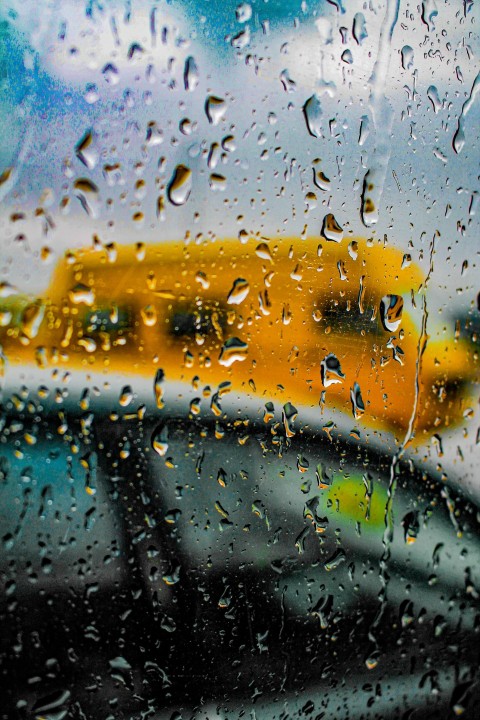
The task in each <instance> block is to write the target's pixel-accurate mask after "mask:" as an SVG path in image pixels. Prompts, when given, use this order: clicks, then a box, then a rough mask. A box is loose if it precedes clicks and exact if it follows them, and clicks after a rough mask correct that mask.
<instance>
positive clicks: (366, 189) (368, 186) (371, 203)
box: [361, 170, 379, 227]
mask: <svg viewBox="0 0 480 720" xmlns="http://www.w3.org/2000/svg"><path fill="white" fill-rule="evenodd" d="M374 175H375V173H374V171H372V170H368V172H367V173H366V174H365V178H364V181H363V191H362V199H361V203H362V207H361V213H362V222H363V224H364V225H365V227H370V226H371V225H374V224H375V223H376V222H378V209H377V206H376V204H375V199H374V191H376V193H377V194H378V192H379V190H378V188H375V183H374V180H373V178H374Z"/></svg>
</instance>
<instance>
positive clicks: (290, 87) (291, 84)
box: [280, 69, 308, 102]
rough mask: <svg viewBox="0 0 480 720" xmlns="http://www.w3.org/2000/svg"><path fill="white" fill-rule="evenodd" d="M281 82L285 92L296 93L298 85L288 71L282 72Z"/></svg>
mask: <svg viewBox="0 0 480 720" xmlns="http://www.w3.org/2000/svg"><path fill="white" fill-rule="evenodd" d="M280 81H281V83H282V85H283V89H284V90H285V92H287V93H293V92H295V91H296V89H297V84H296V82H295V80H292V78H291V77H290V75H289V74H288V70H287V69H285V70H282V72H281V73H280ZM307 102H308V101H307Z"/></svg>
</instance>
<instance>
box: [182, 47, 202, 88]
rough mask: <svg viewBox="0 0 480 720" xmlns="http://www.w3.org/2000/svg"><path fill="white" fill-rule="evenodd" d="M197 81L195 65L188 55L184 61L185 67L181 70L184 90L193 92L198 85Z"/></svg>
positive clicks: (197, 73)
mask: <svg viewBox="0 0 480 720" xmlns="http://www.w3.org/2000/svg"><path fill="white" fill-rule="evenodd" d="M199 79H200V76H199V72H198V66H197V63H196V62H195V60H194V58H193V57H192V56H191V55H190V57H188V58H187V59H186V60H185V67H184V70H183V83H184V85H185V90H188V91H189V92H193V91H194V90H195V88H196V87H197V85H198V83H199Z"/></svg>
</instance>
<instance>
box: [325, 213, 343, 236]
mask: <svg viewBox="0 0 480 720" xmlns="http://www.w3.org/2000/svg"><path fill="white" fill-rule="evenodd" d="M322 236H323V237H324V238H325V239H326V240H331V241H332V242H340V240H342V239H343V228H342V226H341V225H339V223H338V222H337V220H336V219H335V216H334V215H333V214H332V213H328V215H325V217H324V218H323V225H322Z"/></svg>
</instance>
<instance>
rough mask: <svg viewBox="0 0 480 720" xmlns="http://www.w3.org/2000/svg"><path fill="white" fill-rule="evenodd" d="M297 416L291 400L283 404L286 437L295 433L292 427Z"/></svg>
mask: <svg viewBox="0 0 480 720" xmlns="http://www.w3.org/2000/svg"><path fill="white" fill-rule="evenodd" d="M297 416H298V410H297V408H296V407H295V406H294V405H292V403H291V402H287V403H285V405H284V406H283V413H282V417H283V426H284V428H285V434H286V436H287V437H288V438H290V437H293V436H294V435H295V431H294V429H293V423H294V422H295V420H296V418H297Z"/></svg>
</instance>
